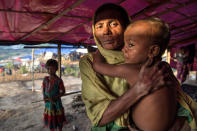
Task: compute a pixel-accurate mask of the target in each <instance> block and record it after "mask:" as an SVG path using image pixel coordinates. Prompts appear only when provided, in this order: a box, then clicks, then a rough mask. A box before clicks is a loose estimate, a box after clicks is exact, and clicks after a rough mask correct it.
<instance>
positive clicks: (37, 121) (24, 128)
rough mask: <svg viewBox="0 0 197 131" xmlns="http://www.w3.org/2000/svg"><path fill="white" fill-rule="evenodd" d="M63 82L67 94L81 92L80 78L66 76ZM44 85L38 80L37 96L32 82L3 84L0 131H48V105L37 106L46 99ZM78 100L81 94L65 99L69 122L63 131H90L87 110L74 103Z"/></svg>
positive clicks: (1, 84)
mask: <svg viewBox="0 0 197 131" xmlns="http://www.w3.org/2000/svg"><path fill="white" fill-rule="evenodd" d="M62 79H63V81H64V85H65V87H66V89H67V92H72V91H78V90H80V89H81V80H80V78H76V77H72V76H64V77H63V78H62ZM41 83H42V79H40V80H35V89H36V90H37V91H36V92H32V91H31V87H32V81H17V82H7V83H0V131H48V129H46V128H44V127H43V110H44V103H43V102H36V103H33V102H35V101H38V100H41V99H42V93H41V91H40V89H41V88H40V87H41ZM76 96H80V93H78V94H73V95H69V96H64V97H62V103H63V106H64V109H65V114H66V117H67V120H68V121H69V123H68V124H66V125H64V128H63V131H74V130H75V131H89V130H90V126H91V124H90V121H89V119H88V118H87V115H86V113H85V107H84V106H83V103H82V102H81V101H78V102H76V100H75V99H73V98H77V97H76ZM79 98H80V97H79ZM74 101H75V102H74ZM76 103H78V104H76Z"/></svg>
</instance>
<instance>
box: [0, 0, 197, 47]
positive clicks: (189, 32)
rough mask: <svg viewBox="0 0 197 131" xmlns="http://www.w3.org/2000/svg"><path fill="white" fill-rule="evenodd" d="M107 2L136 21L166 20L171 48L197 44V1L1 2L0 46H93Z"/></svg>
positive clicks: (79, 0) (75, 0)
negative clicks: (94, 24) (94, 25)
mask: <svg viewBox="0 0 197 131" xmlns="http://www.w3.org/2000/svg"><path fill="white" fill-rule="evenodd" d="M107 2H113V3H116V4H120V5H121V6H123V7H124V8H125V9H126V10H127V11H128V12H129V15H130V16H131V18H132V19H133V20H136V19H141V18H145V17H149V16H156V17H160V18H161V19H163V20H164V21H166V22H167V23H168V24H169V25H170V28H171V32H172V39H171V41H170V45H169V47H171V46H174V45H176V44H181V43H188V42H191V41H192V42H194V43H196V40H197V37H196V36H197V8H196V7H197V1H196V0H181V1H180V0H0V19H1V21H0V45H13V44H18V43H23V44H33V45H34V44H39V43H46V42H48V43H61V44H71V45H92V44H94V41H93V37H92V30H91V17H92V15H93V13H94V11H95V9H96V8H97V7H98V6H100V5H102V4H103V3H107Z"/></svg>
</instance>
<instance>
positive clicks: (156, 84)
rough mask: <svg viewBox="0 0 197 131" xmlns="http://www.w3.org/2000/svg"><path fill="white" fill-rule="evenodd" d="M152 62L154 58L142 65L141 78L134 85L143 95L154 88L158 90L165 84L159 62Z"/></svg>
mask: <svg viewBox="0 0 197 131" xmlns="http://www.w3.org/2000/svg"><path fill="white" fill-rule="evenodd" d="M152 62H153V60H152V59H148V60H147V61H146V63H145V64H144V65H143V66H142V67H141V70H140V73H139V78H138V80H137V82H136V84H135V86H134V88H137V89H138V91H137V92H138V94H141V96H145V95H147V94H149V93H150V92H151V91H152V90H153V89H154V90H156V89H158V88H160V87H161V86H162V85H164V75H163V71H162V69H159V66H158V65H159V62H156V63H155V64H153V65H152ZM150 65H151V66H150Z"/></svg>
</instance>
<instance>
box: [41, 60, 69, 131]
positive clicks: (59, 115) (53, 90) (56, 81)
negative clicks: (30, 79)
mask: <svg viewBox="0 0 197 131" xmlns="http://www.w3.org/2000/svg"><path fill="white" fill-rule="evenodd" d="M45 67H46V68H47V72H48V74H49V76H46V77H45V78H44V80H43V83H42V87H43V98H44V102H45V109H44V124H45V126H46V127H48V128H49V129H50V131H55V130H57V129H59V131H62V127H63V124H64V123H65V122H66V119H65V116H64V108H63V106H62V101H61V96H63V95H64V93H65V88H64V83H63V81H62V79H61V78H59V77H58V76H57V75H56V71H57V69H58V62H57V61H56V60H53V59H49V60H48V61H47V63H46V65H45Z"/></svg>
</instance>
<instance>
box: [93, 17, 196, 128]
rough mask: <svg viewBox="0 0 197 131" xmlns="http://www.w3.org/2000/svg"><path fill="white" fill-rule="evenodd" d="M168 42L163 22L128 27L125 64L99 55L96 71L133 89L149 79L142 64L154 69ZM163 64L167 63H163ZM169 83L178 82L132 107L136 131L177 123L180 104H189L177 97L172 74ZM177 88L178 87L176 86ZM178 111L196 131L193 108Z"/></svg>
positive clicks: (136, 24) (151, 94)
mask: <svg viewBox="0 0 197 131" xmlns="http://www.w3.org/2000/svg"><path fill="white" fill-rule="evenodd" d="M169 39H170V31H169V28H168V25H167V24H165V22H163V21H161V20H160V19H158V18H149V19H144V20H138V21H135V22H133V23H132V24H130V25H129V26H128V27H127V29H126V30H125V33H124V42H125V45H124V48H123V50H122V51H123V54H124V58H125V64H121V65H110V64H107V63H105V62H104V59H103V57H102V56H101V54H100V53H99V52H96V53H95V54H94V61H93V68H94V69H95V70H96V71H97V72H99V73H101V74H105V75H109V76H113V77H121V78H125V79H126V80H127V82H128V83H129V85H130V88H135V87H133V86H134V85H135V84H136V81H137V80H138V79H143V80H144V81H146V76H142V75H141V73H140V71H143V68H144V67H143V68H142V69H141V67H142V65H144V64H145V66H151V63H153V62H157V63H159V61H160V60H161V56H162V54H163V53H164V51H165V50H166V48H167V45H168V42H169ZM160 64H166V63H165V62H160ZM153 70H154V69H153ZM153 72H154V71H153ZM170 72H171V71H170ZM149 74H151V76H152V78H153V77H158V76H156V75H154V74H153V73H152V72H150V73H149ZM170 74H173V73H172V72H171V73H170ZM166 80H167V81H176V83H174V85H163V86H164V87H163V88H161V89H159V90H157V91H154V92H152V93H150V94H149V95H147V96H145V97H143V98H142V99H141V100H140V101H138V102H136V104H135V105H134V106H133V107H132V111H131V114H132V120H133V122H134V124H135V126H136V127H137V128H139V129H141V130H145V131H167V130H168V129H169V128H170V127H171V126H172V124H173V123H174V120H175V117H176V111H177V107H182V105H181V104H183V103H184V104H186V103H185V102H183V101H182V99H180V94H179V93H178V94H177V90H176V86H177V84H178V81H177V80H176V78H175V77H174V76H173V75H172V76H167V77H166ZM161 82H162V81H161ZM152 83H154V81H152ZM155 83H157V82H155ZM163 83H164V82H163ZM138 84H140V83H138ZM138 87H140V85H139V86H138ZM155 87H157V85H155ZM177 89H179V88H178V87H177ZM176 99H177V101H176ZM177 102H178V103H179V104H178V105H177ZM184 104H183V105H184ZM187 108H188V107H187ZM196 108H197V107H196ZM179 109H183V110H184V111H186V112H188V114H189V115H185V114H184V113H181V111H179ZM179 109H178V111H177V112H178V113H177V114H179V115H180V116H185V117H187V118H191V121H188V122H189V124H190V126H191V127H192V128H193V129H196V123H195V118H194V116H193V113H192V112H190V109H188V110H186V109H185V107H184V108H183V107H182V108H179ZM182 112H183V111H182Z"/></svg>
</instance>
